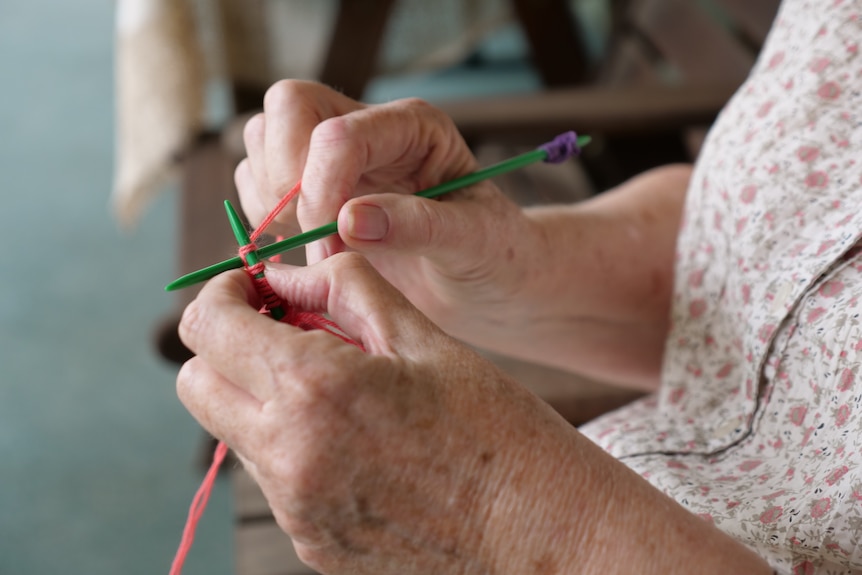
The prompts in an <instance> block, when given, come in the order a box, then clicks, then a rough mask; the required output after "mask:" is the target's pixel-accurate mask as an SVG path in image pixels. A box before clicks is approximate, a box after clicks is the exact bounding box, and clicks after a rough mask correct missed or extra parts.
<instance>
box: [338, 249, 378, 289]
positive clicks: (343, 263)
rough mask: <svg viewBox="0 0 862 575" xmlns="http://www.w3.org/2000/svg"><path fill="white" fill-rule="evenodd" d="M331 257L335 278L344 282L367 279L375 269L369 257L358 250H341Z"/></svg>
mask: <svg viewBox="0 0 862 575" xmlns="http://www.w3.org/2000/svg"><path fill="white" fill-rule="evenodd" d="M329 259H331V260H332V261H331V265H332V275H333V280H335V281H338V282H342V283H343V282H352V281H356V280H357V279H365V278H367V277H368V275H369V274H370V273H371V272H372V271H373V269H374V268H373V267H372V266H371V263H370V262H369V261H368V259H367V258H366V257H365V256H364V255H362V254H360V253H358V252H339V253H337V254H333V255H332V256H330V258H329ZM345 285H349V283H348V284H345Z"/></svg>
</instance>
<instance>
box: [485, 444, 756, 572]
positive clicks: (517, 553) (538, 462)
mask: <svg viewBox="0 0 862 575" xmlns="http://www.w3.org/2000/svg"><path fill="white" fill-rule="evenodd" d="M546 431H547V430H546ZM552 435H553V434H551V433H543V434H542V438H543V439H542V440H539V441H535V442H531V443H530V444H525V445H524V446H523V447H526V448H528V449H526V450H525V451H524V452H523V453H521V457H522V458H523V460H522V461H520V462H519V463H518V465H516V466H514V467H513V469H515V471H514V472H512V473H511V474H510V475H508V476H507V479H506V481H505V482H504V483H503V484H502V485H501V488H500V490H499V492H498V496H497V499H496V501H495V505H494V507H493V512H492V514H491V515H490V516H489V524H491V525H492V527H491V529H490V531H489V534H490V536H489V537H488V539H487V540H486V547H485V551H486V552H487V553H488V554H489V555H491V556H493V557H494V559H492V560H489V562H490V563H491V564H492V565H494V566H495V567H496V569H492V570H491V571H492V572H494V573H499V574H508V573H513V574H514V573H557V574H560V575H562V574H564V573H579V574H584V575H590V574H601V575H613V574H621V575H622V574H629V573H639V574H642V575H650V574H657V575H658V574H661V575H673V574H677V573H678V574H684V573H685V574H687V573H702V574H704V575H709V574H713V573H715V574H718V573H740V574H742V573H744V574H746V575H757V574H761V573H762V574H764V575H765V574H768V573H771V570H770V568H769V566H768V565H767V564H766V562H765V561H764V560H763V559H762V558H760V557H758V556H757V555H756V554H755V553H753V552H752V551H751V550H749V549H748V548H747V547H745V546H744V545H743V544H741V543H739V542H737V541H735V540H734V539H732V538H731V537H729V536H728V535H727V534H725V533H723V532H721V531H720V530H718V529H717V528H716V527H715V526H713V525H712V524H710V523H708V522H706V521H704V520H703V519H701V518H699V517H697V516H695V515H693V514H691V513H690V512H688V511H687V510H685V509H684V508H683V507H681V506H680V505H679V504H678V503H676V502H675V501H673V500H672V499H670V498H668V497H667V496H665V495H664V494H663V493H661V492H659V491H658V490H656V489H655V488H654V487H653V486H651V485H650V484H649V483H647V482H646V481H645V480H644V479H643V478H641V477H640V476H639V475H637V474H636V473H634V472H633V471H631V470H630V469H628V468H627V467H625V466H624V465H623V464H622V463H620V462H618V461H617V460H615V459H613V458H612V457H611V456H610V455H608V454H607V453H605V452H604V451H602V450H601V449H600V448H598V447H597V446H595V445H594V444H592V443H591V442H590V441H589V440H587V439H586V438H585V437H583V436H582V435H580V434H578V433H577V431H575V430H571V432H570V433H569V435H568V437H565V438H563V437H560V436H557V437H554V438H553V439H550V440H547V441H546V439H548V437H549V436H552Z"/></svg>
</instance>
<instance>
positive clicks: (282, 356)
mask: <svg viewBox="0 0 862 575" xmlns="http://www.w3.org/2000/svg"><path fill="white" fill-rule="evenodd" d="M268 278H269V280H270V283H271V284H272V285H273V288H274V289H275V291H276V292H277V293H279V294H280V295H281V296H282V297H284V298H285V299H286V300H288V301H292V302H296V303H297V304H299V305H300V306H301V307H302V308H303V309H306V310H308V311H315V312H328V313H329V314H330V315H331V317H332V318H333V320H334V321H336V322H337V323H338V324H339V325H340V326H341V327H342V328H343V329H344V331H345V332H346V333H347V334H348V335H349V336H350V337H352V338H354V339H355V340H356V341H359V342H361V344H362V345H363V346H364V348H365V350H366V353H363V352H362V351H360V350H359V349H358V348H356V347H354V346H352V345H349V344H346V343H344V342H342V341H341V340H340V339H338V338H336V337H333V336H332V335H330V334H326V333H323V332H320V331H316V332H305V331H302V330H300V329H298V328H295V327H293V326H290V325H287V324H285V323H279V322H275V321H273V320H271V319H270V318H268V317H265V316H263V315H261V314H259V313H257V311H256V307H257V303H258V302H257V301H256V295H255V293H254V290H253V289H252V286H251V283H250V281H249V280H248V279H247V277H246V276H245V274H242V273H240V272H231V273H228V274H224V275H222V276H220V277H218V278H216V279H214V280H212V281H211V282H210V283H209V284H208V285H207V286H205V287H204V289H203V290H202V292H201V293H200V295H199V296H198V298H197V300H196V301H194V302H193V303H192V304H191V305H190V306H189V307H188V309H187V310H186V313H185V314H184V316H183V320H182V323H181V325H180V334H181V336H182V339H183V341H184V342H185V343H186V345H187V346H188V347H189V348H190V349H192V350H193V351H195V352H196V353H197V354H198V355H197V357H196V358H194V359H192V360H191V361H189V362H188V363H187V364H186V365H185V366H184V367H183V369H182V370H181V372H180V374H179V377H178V381H177V385H178V393H179V395H180V398H181V400H182V401H183V403H184V404H185V405H186V406H187V408H188V409H189V410H190V411H191V413H192V414H193V415H194V416H195V417H196V418H197V419H198V421H200V423H201V424H202V425H203V426H204V427H205V428H207V429H208V430H209V431H210V432H212V433H213V434H214V435H215V436H216V437H218V438H221V439H223V440H224V441H226V442H227V443H228V444H229V445H230V446H231V447H232V448H233V449H234V450H235V451H236V453H237V454H238V455H239V457H240V458H241V459H242V460H243V462H244V463H245V465H246V467H247V468H248V470H249V472H250V473H251V474H252V475H253V477H254V478H255V479H256V480H257V482H258V483H259V485H260V487H261V488H262V490H263V493H264V495H265V496H266V497H267V500H268V501H269V504H270V506H271V507H272V510H273V512H274V515H275V517H276V520H277V521H278V523H279V525H280V526H281V527H282V529H283V530H284V531H285V532H287V533H288V534H289V535H290V536H291V538H292V539H293V540H294V543H295V545H296V548H297V552H298V554H299V556H300V558H301V559H302V560H303V561H305V562H306V563H308V564H310V565H311V566H312V567H315V568H317V569H319V570H320V571H322V572H325V573H369V574H370V573H374V574H379V573H404V572H411V573H414V572H415V573H473V572H475V573H481V572H488V571H489V570H491V566H492V565H505V564H507V562H509V561H510V560H509V559H507V558H506V556H507V554H509V553H512V552H513V550H515V549H516V548H518V547H519V545H520V546H521V547H523V546H524V545H525V542H526V541H528V538H525V537H521V536H520V535H518V533H519V529H517V525H518V523H519V522H520V521H525V520H528V519H529V512H528V511H527V509H529V508H530V506H529V505H527V506H525V507H524V508H521V506H522V505H523V500H522V499H521V498H522V497H523V496H524V494H525V492H530V493H532V492H533V491H534V490H535V491H536V493H539V492H541V490H542V489H543V479H544V478H545V477H546V475H547V474H546V473H545V472H544V471H543V469H544V468H546V465H538V464H536V462H535V461H531V458H535V457H536V456H537V455H539V454H544V456H546V457H547V458H548V459H549V460H550V461H553V460H558V459H559V458H560V457H562V455H563V452H564V451H565V449H564V448H563V447H562V446H563V445H564V444H565V443H566V442H567V440H566V438H571V436H573V435H574V434H575V431H574V429H573V428H571V427H570V426H568V424H567V423H566V422H565V421H564V420H562V418H560V417H558V416H557V415H556V413H554V412H553V411H552V410H551V409H550V408H549V407H548V406H547V405H546V404H544V403H543V402H542V401H540V400H539V399H538V398H536V397H535V396H533V395H532V394H530V393H528V392H527V391H526V390H524V389H523V388H522V387H520V386H519V385H518V384H516V383H515V382H513V381H512V380H510V379H509V378H507V377H506V376H505V375H503V374H502V373H501V372H500V371H498V370H497V368H495V367H494V366H493V365H492V364H490V363H489V362H487V361H485V360H484V359H483V358H481V357H480V356H478V355H476V354H474V353H473V352H472V351H470V350H469V349H467V348H465V347H463V346H462V345H460V344H459V343H457V342H456V341H455V340H453V339H451V338H450V337H449V336H447V335H445V334H444V333H443V332H442V331H440V330H439V329H438V328H437V327H435V326H434V324H432V323H431V322H430V321H429V320H428V319H426V318H425V317H424V316H423V315H422V314H421V313H419V312H418V310H416V309H415V308H414V307H413V306H412V305H410V304H409V302H407V300H406V299H405V298H404V297H403V296H402V295H401V294H400V293H399V292H398V291H396V290H395V289H394V288H393V287H392V286H391V285H390V284H388V283H386V282H385V281H384V280H383V279H382V278H381V277H380V276H379V275H378V274H377V272H376V271H374V269H373V268H372V267H371V265H370V264H368V263H367V261H366V260H365V259H364V258H363V257H362V256H359V255H357V254H351V253H346V254H338V255H335V256H332V257H330V258H327V259H326V260H324V261H323V262H321V263H319V264H317V265H314V266H311V267H307V268H295V269H292V268H287V267H285V266H279V267H277V268H271V269H270V270H269V272H268ZM560 439H562V441H560ZM543 446H544V447H543ZM548 449H551V450H552V451H553V450H556V451H554V453H553V454H551V455H550V457H548V455H549V453H548ZM528 477H529V478H528ZM512 481H515V482H516V483H517V486H518V487H517V489H513V488H512V486H511V485H508V484H509V482H512ZM507 485H508V487H507ZM544 488H547V486H545V487H544ZM502 493H511V494H513V495H514V494H517V496H518V498H519V499H518V500H519V501H520V503H518V504H517V507H519V508H520V509H519V510H518V513H515V514H513V515H511V516H509V512H510V511H511V509H509V507H510V506H509V504H507V503H506V502H505V498H504V497H502V496H501V494H502ZM512 505H514V503H512ZM497 513H502V514H504V515H505V516H506V518H505V520H500V519H499V518H497V520H494V519H493V518H494V516H495V514H497ZM512 536H515V537H516V540H517V543H518V544H517V545H516V544H512V543H511V542H509V543H504V542H503V539H504V538H508V537H512ZM520 551H521V553H522V555H523V556H529V555H530V554H529V553H524V549H523V548H521V549H520Z"/></svg>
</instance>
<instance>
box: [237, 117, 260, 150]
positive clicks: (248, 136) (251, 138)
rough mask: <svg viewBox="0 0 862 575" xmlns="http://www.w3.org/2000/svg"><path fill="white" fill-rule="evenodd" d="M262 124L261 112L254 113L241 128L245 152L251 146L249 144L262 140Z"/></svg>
mask: <svg viewBox="0 0 862 575" xmlns="http://www.w3.org/2000/svg"><path fill="white" fill-rule="evenodd" d="M264 126H265V120H264V114H263V112H259V113H257V114H255V115H254V116H252V117H251V118H249V119H248V121H247V122H246V123H245V126H244V127H243V129H242V138H243V141H244V142H245V147H246V153H248V150H249V149H251V148H252V147H253V146H252V145H251V144H252V143H254V142H261V141H263V134H264Z"/></svg>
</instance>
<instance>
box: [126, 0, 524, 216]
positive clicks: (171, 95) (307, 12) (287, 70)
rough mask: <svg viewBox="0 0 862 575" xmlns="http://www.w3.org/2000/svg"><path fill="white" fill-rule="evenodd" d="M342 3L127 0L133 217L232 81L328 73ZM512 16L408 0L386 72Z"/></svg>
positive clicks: (482, 5)
mask: <svg viewBox="0 0 862 575" xmlns="http://www.w3.org/2000/svg"><path fill="white" fill-rule="evenodd" d="M338 2H339V0H271V1H265V2H247V1H246V0H118V1H117V12H116V16H117V18H116V21H117V34H116V86H115V89H116V99H117V107H116V112H117V113H116V124H117V135H116V160H115V176H114V189H113V193H112V204H113V209H114V213H115V216H116V218H117V219H118V221H119V223H120V224H121V225H122V226H123V227H126V228H130V227H133V226H134V225H135V224H136V223H137V221H138V219H139V217H140V215H141V213H142V212H143V210H144V209H145V207H146V206H147V203H148V202H149V200H150V199H151V198H152V197H154V196H155V195H156V194H157V193H158V192H159V191H160V190H161V189H162V187H163V184H164V183H165V182H166V181H167V180H168V179H169V178H170V177H171V175H172V173H173V172H174V169H175V168H176V166H177V161H176V160H177V158H179V157H181V156H182V155H183V154H184V153H185V152H186V151H187V150H188V146H189V144H190V143H191V142H193V140H194V138H195V136H196V135H197V134H198V133H199V132H200V130H201V129H202V128H203V127H204V126H205V124H206V123H213V122H215V123H218V122H219V121H223V119H222V118H220V117H219V116H223V112H222V111H220V110H216V111H213V110H211V109H208V107H207V105H206V104H207V102H208V101H212V100H217V98H208V97H207V96H208V94H210V95H211V94H214V93H217V92H218V90H217V88H218V86H219V82H220V81H222V80H224V79H229V80H239V81H241V82H243V83H245V84H248V85H259V86H261V87H265V86H267V85H269V84H271V83H273V82H275V81H276V80H278V79H281V78H303V79H313V78H314V77H315V76H316V74H317V72H318V69H319V67H320V65H321V64H322V59H323V55H324V54H325V53H326V50H327V48H328V44H329V41H330V29H331V27H332V22H333V18H334V16H335V14H336V10H337V6H338ZM510 18H511V15H510V11H509V3H508V2H507V1H506V0H470V1H464V0H399V1H398V2H397V3H396V5H395V8H394V9H393V13H392V16H391V18H390V21H389V22H388V23H387V28H386V32H385V37H384V41H383V46H382V48H381V54H380V61H379V73H381V74H387V73H401V72H406V71H416V70H420V69H434V68H439V67H442V66H446V65H450V64H452V63H454V62H456V61H458V60H459V59H460V58H463V57H464V56H465V55H466V54H467V53H469V51H470V50H472V49H473V48H474V47H475V45H476V44H477V43H478V42H479V41H480V40H482V39H483V38H484V37H485V36H486V35H487V33H489V32H490V31H492V30H494V29H496V28H498V27H499V26H500V25H501V24H503V23H505V22H507V21H509V20H510ZM211 88H216V89H213V90H211ZM228 100H229V97H228ZM261 104H262V103H261ZM216 127H218V126H216Z"/></svg>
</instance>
